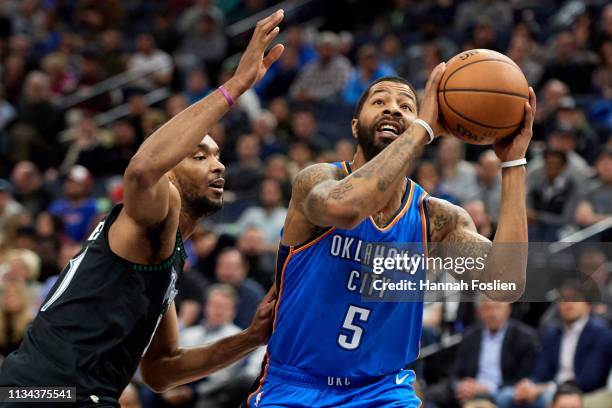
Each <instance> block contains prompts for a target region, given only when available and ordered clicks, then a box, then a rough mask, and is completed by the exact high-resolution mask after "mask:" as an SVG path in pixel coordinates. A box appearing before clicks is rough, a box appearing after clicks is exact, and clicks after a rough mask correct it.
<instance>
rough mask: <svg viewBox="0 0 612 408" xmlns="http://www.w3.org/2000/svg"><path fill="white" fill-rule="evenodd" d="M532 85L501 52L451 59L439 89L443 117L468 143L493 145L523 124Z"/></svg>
mask: <svg viewBox="0 0 612 408" xmlns="http://www.w3.org/2000/svg"><path fill="white" fill-rule="evenodd" d="M528 100H529V85H527V79H525V75H523V72H522V71H521V69H520V68H519V67H518V65H516V64H515V63H514V61H512V60H511V59H510V58H508V57H506V56H505V55H503V54H500V53H499V52H495V51H491V50H486V49H476V50H469V51H465V52H462V53H460V54H457V55H455V56H454V57H453V58H451V59H450V60H449V61H448V63H447V64H446V71H445V72H444V75H443V76H442V80H441V81H440V87H439V88H438V102H439V106H440V115H441V118H442V120H443V121H444V123H445V124H446V126H447V127H448V128H449V130H450V131H451V132H452V133H453V134H454V135H455V136H457V137H458V138H460V139H462V140H464V141H465V142H467V143H471V144H477V145H486V144H492V143H494V142H495V141H496V140H497V139H501V138H503V137H506V136H508V135H511V134H513V133H515V132H516V130H517V129H518V128H519V127H520V126H521V125H522V124H523V117H524V116H525V102H526V101H528Z"/></svg>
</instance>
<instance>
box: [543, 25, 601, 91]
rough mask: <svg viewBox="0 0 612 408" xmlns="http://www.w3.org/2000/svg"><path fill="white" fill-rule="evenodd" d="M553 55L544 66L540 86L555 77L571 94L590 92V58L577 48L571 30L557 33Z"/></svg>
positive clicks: (591, 64) (592, 65) (591, 62)
mask: <svg viewBox="0 0 612 408" xmlns="http://www.w3.org/2000/svg"><path fill="white" fill-rule="evenodd" d="M552 49H553V56H552V58H551V59H550V60H549V61H548V62H547V63H546V65H545V66H544V72H543V73H542V77H541V78H540V86H542V84H545V83H546V82H547V81H548V80H550V79H552V78H556V79H558V80H560V81H562V82H564V83H566V84H567V85H568V86H569V88H570V90H571V92H572V93H573V94H588V93H589V92H591V80H590V78H591V75H592V73H593V71H594V68H595V67H594V64H593V61H592V58H591V57H590V56H589V54H588V53H587V52H585V51H584V50H581V49H579V48H578V45H577V42H576V34H575V33H574V32H572V31H571V30H563V31H560V32H559V33H557V34H556V35H555V36H554V39H553V46H552Z"/></svg>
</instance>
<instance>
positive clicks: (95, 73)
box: [75, 49, 111, 114]
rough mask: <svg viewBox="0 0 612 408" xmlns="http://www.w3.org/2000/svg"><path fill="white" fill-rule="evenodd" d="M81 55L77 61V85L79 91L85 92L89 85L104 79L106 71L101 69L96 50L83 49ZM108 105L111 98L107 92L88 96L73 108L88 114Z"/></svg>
mask: <svg viewBox="0 0 612 408" xmlns="http://www.w3.org/2000/svg"><path fill="white" fill-rule="evenodd" d="M81 56H82V58H81V60H80V62H79V72H80V78H79V83H78V85H77V87H78V90H79V91H81V92H84V93H87V91H88V90H89V89H90V88H91V87H93V86H95V85H96V84H98V83H99V82H101V81H102V80H104V79H105V78H106V76H107V73H106V72H104V71H103V68H102V66H101V65H100V55H99V52H98V51H97V50H95V49H88V50H84V51H83V52H82V54H81ZM110 107H111V98H110V95H109V94H108V92H104V93H102V94H100V95H97V96H95V97H93V98H89V99H87V100H85V101H82V102H80V103H79V104H77V105H76V106H75V108H78V109H81V110H84V111H85V112H87V113H90V114H93V113H101V112H104V111H107V110H108V109H110Z"/></svg>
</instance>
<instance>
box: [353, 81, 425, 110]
mask: <svg viewBox="0 0 612 408" xmlns="http://www.w3.org/2000/svg"><path fill="white" fill-rule="evenodd" d="M380 82H397V83H399V84H404V85H408V87H409V88H410V90H411V91H412V93H414V97H415V98H416V97H417V93H416V89H414V86H412V84H411V83H410V82H409V81H407V80H406V79H404V78H402V77H400V76H396V75H389V76H384V77H382V78H378V79H377V80H376V81H374V82H372V83H371V84H370V85H368V87H367V88H366V90H365V91H363V93H362V94H361V97H359V101H358V102H357V106H356V107H355V113H354V114H353V118H358V117H359V114H360V113H361V109H362V108H363V104H364V103H365V101H366V99H368V96H370V89H372V87H373V86H374V85H376V84H378V83H380ZM417 102H418V101H417ZM417 108H418V106H417Z"/></svg>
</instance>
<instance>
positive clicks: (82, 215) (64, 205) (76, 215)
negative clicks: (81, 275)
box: [49, 165, 101, 242]
mask: <svg viewBox="0 0 612 408" xmlns="http://www.w3.org/2000/svg"><path fill="white" fill-rule="evenodd" d="M92 184H93V178H92V176H91V173H90V172H89V170H87V169H86V168H85V167H83V166H78V165H77V166H73V167H72V168H71V169H70V171H69V172H68V175H67V176H66V179H65V181H64V197H63V198H60V199H58V200H56V201H54V202H52V203H51V205H50V206H49V213H51V214H53V215H58V216H60V217H62V219H63V221H64V225H65V226H66V235H68V237H69V238H70V239H72V240H73V241H75V242H81V241H83V240H84V239H85V235H86V234H87V233H88V232H89V230H90V228H91V227H92V226H93V224H94V222H95V221H97V219H98V215H99V214H100V213H101V208H100V207H99V205H98V202H97V200H95V199H93V198H90V190H91V187H92Z"/></svg>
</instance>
